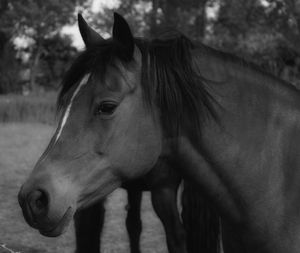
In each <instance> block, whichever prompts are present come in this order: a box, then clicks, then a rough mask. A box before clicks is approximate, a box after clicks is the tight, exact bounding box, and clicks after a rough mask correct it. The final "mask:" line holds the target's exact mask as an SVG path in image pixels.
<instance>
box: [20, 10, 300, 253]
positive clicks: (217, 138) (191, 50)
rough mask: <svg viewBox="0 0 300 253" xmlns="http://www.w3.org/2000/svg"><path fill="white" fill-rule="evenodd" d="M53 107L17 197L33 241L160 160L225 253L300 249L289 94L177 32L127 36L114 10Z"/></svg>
mask: <svg viewBox="0 0 300 253" xmlns="http://www.w3.org/2000/svg"><path fill="white" fill-rule="evenodd" d="M96 84H97V85H96ZM58 100H59V105H60V108H62V109H64V113H63V114H62V117H61V120H60V124H59V126H58V128H57V131H56V133H55V134H54V136H53V138H52V140H51V141H50V143H49V146H48V147H47V149H46V150H45V153H44V154H43V155H42V156H41V158H40V159H39V161H38V162H37V164H36V165H35V167H34V169H33V171H32V173H31V174H30V175H29V177H28V179H27V180H26V181H25V183H24V184H23V186H22V187H21V189H20V192H19V195H18V199H19V203H20V205H21V207H22V210H23V215H24V217H25V219H26V221H27V222H28V223H29V225H31V226H32V227H34V228H36V229H38V230H39V231H40V233H41V234H44V235H46V236H58V235H60V234H61V233H63V232H64V231H65V229H66V228H67V227H68V224H69V223H70V221H71V219H72V217H73V215H74V213H75V211H76V209H80V208H84V207H85V206H89V205H92V204H93V203H96V202H97V200H99V199H101V198H103V197H104V196H106V195H107V194H109V193H110V192H112V191H113V190H115V189H116V188H117V187H119V186H121V184H122V183H123V182H126V181H129V180H133V179H135V178H139V177H142V176H143V175H146V174H147V173H148V172H149V171H150V170H151V168H153V166H154V165H155V163H156V162H157V161H158V159H161V158H164V159H167V160H168V161H170V163H171V164H178V165H179V166H178V167H179V168H180V170H179V171H180V173H181V174H182V175H183V176H184V177H185V178H187V179H188V180H190V181H191V182H193V184H194V185H195V186H196V187H197V188H198V189H199V190H201V192H203V194H204V195H205V196H206V197H207V199H209V200H210V201H211V203H213V205H214V206H215V207H216V208H217V209H218V213H219V214H220V216H221V224H222V239H223V248H224V252H233V253H234V252H246V253H247V252H260V253H269V252H273V253H274V252H275V253H283V252H291V253H294V252H298V251H299V246H300V245H299V244H300V240H299V238H300V223H299V220H300V219H299V218H300V217H299V216H300V213H299V204H298V203H299V201H298V200H299V198H300V191H299V187H300V186H299V183H298V182H299V177H300V173H299V172H300V171H299V170H297V167H298V166H299V162H300V161H299V158H298V157H299V156H298V154H299V148H298V144H299V142H300V135H299V133H300V132H299V122H300V119H299V115H300V113H299V112H300V92H299V90H297V89H296V88H295V87H294V86H293V85H291V84H289V83H286V82H284V81H282V80H280V79H278V78H276V77H273V76H272V75H271V74H267V73H264V72H263V71H261V70H260V69H259V68H258V67H256V66H254V65H252V64H250V63H247V62H245V61H244V60H241V59H240V58H237V57H234V56H231V55H229V54H226V53H222V52H220V51H218V50H215V49H212V48H210V47H208V46H205V45H203V44H196V43H193V42H192V41H191V40H189V39H188V38H187V37H186V36H183V35H179V36H174V37H173V38H167V39H166V38H164V39H160V38H158V39H154V40H147V39H143V38H134V37H133V35H132V32H131V30H130V28H129V25H128V23H127V22H126V20H125V19H124V18H123V17H122V16H120V15H119V14H116V13H115V14H114V25H113V33H112V38H111V39H108V40H105V41H101V42H100V41H98V42H97V43H95V44H93V45H92V46H91V47H90V48H88V49H87V50H85V51H84V52H83V53H82V54H81V55H80V56H79V57H78V58H77V60H75V61H74V63H73V65H72V66H71V69H70V70H69V72H67V73H66V76H65V79H64V84H63V88H62V90H61V93H60V96H59V98H58Z"/></svg>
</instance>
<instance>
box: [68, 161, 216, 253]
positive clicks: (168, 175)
mask: <svg viewBox="0 0 300 253" xmlns="http://www.w3.org/2000/svg"><path fill="white" fill-rule="evenodd" d="M172 177H173V178H172ZM149 178H150V179H149ZM152 179H153V181H152ZM180 181H181V177H180V176H179V174H176V172H175V173H174V171H173V169H171V167H170V166H168V165H167V164H166V163H163V162H162V161H159V162H158V164H157V165H156V166H155V167H154V169H153V170H151V172H150V173H148V174H147V175H146V176H144V177H142V178H141V179H137V180H134V181H132V182H127V183H125V184H124V185H123V186H122V187H123V188H124V189H125V190H126V191H127V195H128V207H127V212H128V213H127V218H126V228H127V231H128V235H129V242H130V252H131V253H139V252H141V251H140V244H139V242H140V235H141V231H142V222H141V217H140V212H141V210H140V207H141V197H142V192H143V191H149V190H150V191H151V200H152V205H153V207H154V211H155V213H156V214H157V216H158V217H159V219H160V220H161V221H162V224H163V226H164V229H165V232H166V240H167V246H168V251H169V252H170V253H172V252H180V253H184V252H189V253H193V252H195V253H196V252H203V253H204V252H209V253H218V252H219V251H220V242H219V232H220V231H219V223H218V221H217V219H216V217H218V216H217V214H216V213H215V212H213V210H211V209H210V207H209V205H208V204H207V203H206V201H205V199H203V198H201V196H200V197H198V199H196V201H195V200H190V199H189V198H191V197H192V196H191V194H190V193H193V195H195V194H194V193H195V189H194V188H192V189H189V187H191V186H190V185H189V184H187V185H186V186H185V188H184V191H183V196H182V199H183V201H184V204H183V214H182V216H183V217H182V219H183V220H184V221H185V222H184V224H182V223H181V220H180V217H179V215H180V214H179V213H178V209H177V206H176V204H177V203H176V197H177V189H178V186H179V183H180ZM187 187H188V189H189V190H187ZM193 197H194V196H193ZM199 199H200V201H199ZM191 203H194V205H195V204H196V205H198V206H197V207H196V208H190V205H191ZM190 209H191V210H192V212H190ZM195 210H197V212H195ZM195 213H196V214H195ZM104 215H105V208H104V200H103V201H99V202H97V203H96V204H94V205H92V206H90V207H88V208H85V209H83V210H80V211H77V212H76V214H75V215H74V223H75V235H76V237H75V238H76V251H75V252H76V253H86V252H89V253H99V252H100V238H101V232H102V227H103V224H104ZM193 215H194V216H193ZM216 221H217V222H216ZM195 223H196V225H193V224H195ZM183 225H185V226H184V227H183ZM199 228H200V229H199ZM187 242H188V245H187V246H186V243H187Z"/></svg>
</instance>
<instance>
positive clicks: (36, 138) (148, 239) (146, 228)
mask: <svg viewBox="0 0 300 253" xmlns="http://www.w3.org/2000/svg"><path fill="white" fill-rule="evenodd" d="M53 132H54V129H53V127H50V126H47V125H43V124H25V123H22V124H21V123H18V124H17V123H15V124H14V123H9V124H0V227H1V229H0V253H9V252H10V251H9V250H6V249H4V248H3V247H2V246H1V245H3V244H5V245H6V247H7V248H10V249H11V250H12V251H11V252H10V253H12V252H21V253H48V252H51V253H58V252H59V253H73V252H74V229H73V224H72V226H70V228H69V229H68V231H67V232H66V233H65V234H64V235H62V236H61V237H58V238H46V237H43V236H42V235H40V234H39V233H38V232H37V231H35V230H34V229H32V228H31V227H29V226H28V225H27V224H26V223H25V221H24V219H23V216H22V213H21V209H20V207H19V205H18V201H17V194H18V190H19V188H20V186H21V184H22V183H23V182H24V180H25V178H26V177H27V176H28V174H29V173H30V171H31V170H32V168H33V166H34V164H35V162H36V161H37V159H38V158H39V156H40V155H41V153H42V152H43V150H44V149H45V147H46V145H47V143H48V142H49V139H50V137H51V135H52V134H53ZM125 205H126V192H125V191H123V190H116V191H115V192H114V193H113V194H111V196H110V197H109V200H108V201H107V203H106V206H107V212H106V221H105V226H104V232H103V236H102V252H104V253H114V252H118V253H119V252H121V253H122V252H129V245H128V238H127V233H126V230H125V215H126V212H125ZM142 220H143V232H142V239H141V248H142V252H143V253H150V252H151V253H153V252H167V250H166V243H165V237H164V233H163V228H162V226H161V223H160V222H159V220H158V218H157V217H156V215H155V214H154V212H153V209H152V206H151V204H150V198H149V193H146V194H144V197H143V207H142Z"/></svg>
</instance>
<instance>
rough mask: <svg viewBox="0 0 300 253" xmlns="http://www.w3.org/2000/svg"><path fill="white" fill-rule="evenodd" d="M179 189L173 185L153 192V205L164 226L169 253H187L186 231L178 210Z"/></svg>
mask: <svg viewBox="0 0 300 253" xmlns="http://www.w3.org/2000/svg"><path fill="white" fill-rule="evenodd" d="M177 188H178V186H174V185H173V186H164V187H162V188H157V189H155V190H152V191H151V193H152V205H153V208H154V210H155V212H156V214H157V215H158V217H159V218H160V220H161V222H162V224H163V226H164V229H165V232H166V239H167V245H168V249H169V252H170V253H185V252H187V250H186V243H185V230H184V227H183V225H182V223H181V222H180V217H179V212H178V209H177Z"/></svg>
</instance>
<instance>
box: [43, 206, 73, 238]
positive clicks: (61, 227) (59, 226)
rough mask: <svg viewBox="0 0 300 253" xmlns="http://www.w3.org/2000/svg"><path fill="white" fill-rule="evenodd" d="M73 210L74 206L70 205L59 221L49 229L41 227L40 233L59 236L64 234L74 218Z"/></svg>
mask: <svg viewBox="0 0 300 253" xmlns="http://www.w3.org/2000/svg"><path fill="white" fill-rule="evenodd" d="M73 210H74V208H72V207H69V208H68V209H67V211H66V212H65V213H64V215H63V217H62V218H61V219H60V220H59V222H58V223H56V224H55V225H54V226H52V228H50V229H49V230H47V229H39V232H40V234H41V235H44V236H47V237H57V236H60V235H61V234H63V233H64V232H65V231H66V230H67V228H68V225H69V224H70V221H71V220H72V218H73V215H74V211H73Z"/></svg>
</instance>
